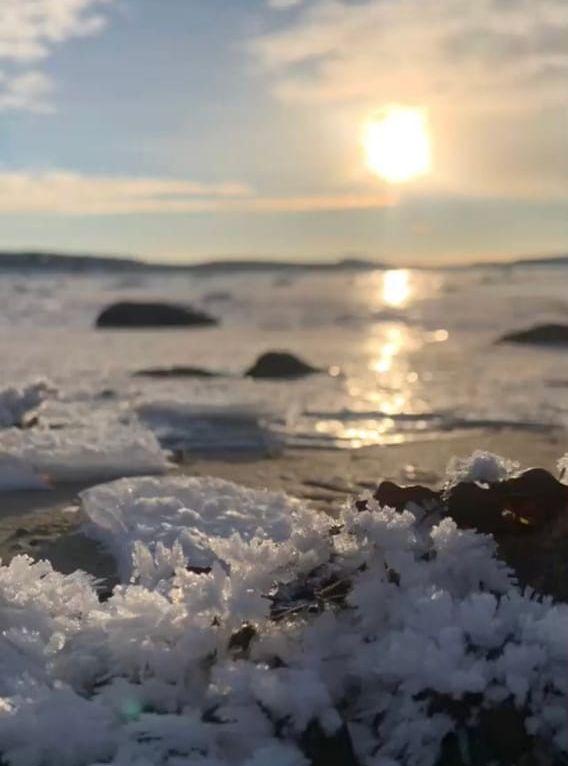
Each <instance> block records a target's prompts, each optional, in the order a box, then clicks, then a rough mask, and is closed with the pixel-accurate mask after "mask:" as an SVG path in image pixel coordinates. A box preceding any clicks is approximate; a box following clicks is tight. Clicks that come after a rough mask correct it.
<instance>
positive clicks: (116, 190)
mask: <svg viewBox="0 0 568 766" xmlns="http://www.w3.org/2000/svg"><path fill="white" fill-rule="evenodd" d="M390 203H391V200H390V199H389V197H388V195H387V194H385V193H381V192H375V193H373V194H366V195H357V194H342V195H317V196H292V197H264V196H259V195H257V194H255V193H254V191H253V190H251V189H250V188H249V187H248V186H246V185H244V184H240V183H234V182H224V183H217V184H205V183H199V182H194V181H184V180H177V179H168V178H134V177H127V176H87V175H81V174H78V173H69V172H62V171H52V172H45V173H30V172H0V214H7V213H11V214H13V213H25V214H27V213H50V214H62V215H125V214H133V213H206V212H235V213H244V212H248V213H271V212H310V211H321V210H346V209H358V208H375V207H384V206H385V205H389V204H390Z"/></svg>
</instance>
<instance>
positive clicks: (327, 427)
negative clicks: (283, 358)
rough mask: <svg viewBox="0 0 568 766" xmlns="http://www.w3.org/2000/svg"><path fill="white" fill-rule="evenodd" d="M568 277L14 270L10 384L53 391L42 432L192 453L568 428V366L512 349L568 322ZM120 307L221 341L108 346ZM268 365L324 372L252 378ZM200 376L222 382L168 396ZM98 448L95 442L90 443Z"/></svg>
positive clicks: (190, 337) (4, 352) (136, 341)
mask: <svg viewBox="0 0 568 766" xmlns="http://www.w3.org/2000/svg"><path fill="white" fill-rule="evenodd" d="M567 286H568V264H566V263H564V264H560V265H550V264H546V265H539V264H530V265H522V264H515V265H510V266H495V265H491V266H475V267H470V268H453V269H414V268H377V269H371V268H368V269H361V268H347V267H346V268H344V269H332V270H326V269H322V270H317V269H306V270H305V271H303V270H301V269H300V270H298V269H297V268H296V269H286V268H282V269H281V270H273V271H268V272H267V271H262V270H261V271H257V272H256V271H254V270H252V271H251V270H244V271H241V272H239V271H238V270H227V271H226V272H224V271H223V270H222V269H220V270H213V272H211V273H202V274H200V273H195V272H189V271H188V272H183V271H176V272H171V273H169V272H166V271H164V272H159V271H156V272H152V271H149V272H145V271H140V270H133V271H132V272H129V271H128V270H125V271H122V272H114V271H112V270H111V271H105V269H101V270H99V271H97V272H96V273H65V272H62V271H50V270H38V269H30V270H27V271H21V272H19V271H17V270H13V269H12V270H7V271H6V272H4V273H2V274H1V276H0V356H1V358H2V365H1V368H0V385H1V387H2V389H6V388H9V387H16V388H21V387H22V386H25V385H28V384H30V383H32V382H34V381H36V380H38V379H40V380H43V381H45V385H46V386H47V387H48V388H49V391H50V394H49V396H47V397H46V400H45V401H43V403H42V406H41V411H40V416H41V417H40V424H41V427H42V428H43V429H46V430H50V429H51V430H55V429H58V430H63V431H64V430H65V429H70V428H76V427H77V424H78V423H80V424H81V425H82V427H83V430H82V434H83V435H84V434H85V433H88V429H89V428H93V429H100V426H101V423H103V424H104V428H105V433H106V434H109V435H110V436H109V438H111V437H112V430H113V428H114V427H115V425H116V427H117V428H118V427H120V426H122V425H124V424H125V423H132V422H136V423H137V424H139V426H140V427H141V428H146V429H149V430H150V431H152V433H153V434H154V435H155V436H156V437H157V439H158V440H159V442H160V445H161V446H162V447H163V448H164V449H167V450H172V451H178V452H179V451H181V452H189V453H191V452H196V453H197V452H199V453H219V452H227V451H230V452H235V451H243V452H250V451H253V452H258V451H260V452H263V451H270V450H278V449H281V448H286V447H295V448H318V449H358V448H361V447H365V446H368V445H377V444H392V443H400V442H406V441H411V440H419V439H425V438H431V437H432V435H435V434H439V435H441V436H443V435H447V434H451V433H455V432H458V431H467V430H469V429H475V428H484V429H502V428H504V427H510V428H522V429H535V430H539V429H544V430H547V429H552V428H563V427H565V426H567V425H568V349H567V348H540V347H536V346H534V347H530V346H520V345H515V344H508V343H501V342H499V341H500V338H501V337H502V336H503V335H504V334H505V333H508V332H510V331H513V330H521V329H526V328H529V327H532V326H534V325H535V324H539V323H545V322H561V323H568V291H567ZM120 300H158V301H167V302H176V303H183V304H189V305H191V306H192V307H195V308H198V309H201V310H203V311H206V312H208V313H209V314H211V315H213V316H214V317H216V318H218V320H219V325H218V326H217V327H213V328H203V329H193V328H191V329H172V330H164V329H161V330H155V331H146V330H136V331H125V330H100V329H95V320H96V317H97V315H98V314H99V312H100V311H101V310H102V309H103V308H104V307H106V306H107V305H109V304H111V303H113V302H115V301H120ZM266 351H287V352H290V353H293V354H295V355H297V356H299V357H301V358H302V359H304V360H305V361H306V362H309V363H310V364H312V365H314V366H316V367H318V368H321V370H322V372H321V373H318V374H314V375H311V376H309V377H306V378H303V379H298V380H293V381H258V380H253V379H251V378H249V377H247V376H246V375H245V372H246V371H247V369H248V368H249V367H250V366H251V365H252V364H253V363H254V361H255V359H256V358H257V357H258V356H259V355H260V354H262V353H264V352H266ZM170 366H193V367H199V368H205V369H207V370H210V371H212V372H216V373H219V375H218V376H217V377H212V378H207V379H201V378H200V379H197V378H196V379H192V378H182V379H159V380H158V379H150V378H144V377H140V376H137V375H136V374H135V373H137V372H139V371H140V370H143V369H145V368H149V367H170ZM82 438H84V436H83V437H82Z"/></svg>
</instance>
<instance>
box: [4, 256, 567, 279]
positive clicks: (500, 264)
mask: <svg viewBox="0 0 568 766" xmlns="http://www.w3.org/2000/svg"><path fill="white" fill-rule="evenodd" d="M564 265H568V255H555V256H550V255H549V256H533V257H526V258H514V259H512V260H509V261H469V262H467V263H463V264H461V263H454V264H443V265H428V264H412V263H406V264H396V265H395V264H390V263H387V262H385V261H373V260H370V259H365V258H356V257H346V258H341V259H338V260H336V261H321V262H320V261H286V260H260V259H258V258H256V259H255V258H250V259H247V258H243V259H235V260H230V259H219V260H210V261H202V262H198V263H156V262H151V261H145V260H142V259H140V258H134V257H113V256H102V255H99V256H98V255H89V254H81V255H79V254H64V253H53V252H43V251H34V250H30V251H0V271H2V270H4V271H60V272H66V273H69V272H70V273H92V272H124V271H142V272H156V271H157V272H164V271H165V272H182V273H190V274H196V275H201V276H208V275H215V274H243V273H245V274H246V273H273V272H292V273H293V272H306V271H307V272H322V271H323V272H334V271H371V270H373V269H390V268H413V269H421V270H430V269H432V270H438V269H440V270H449V271H452V270H461V269H471V268H499V269H509V268H514V267H518V266H564Z"/></svg>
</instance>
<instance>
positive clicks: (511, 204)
mask: <svg viewBox="0 0 568 766" xmlns="http://www.w3.org/2000/svg"><path fill="white" fill-rule="evenodd" d="M401 109H411V110H415V111H416V113H417V114H420V116H421V119H423V121H424V126H425V128H424V130H425V131H426V133H427V138H428V142H429V148H430V153H431V156H430V164H429V168H428V171H427V172H423V173H421V174H419V175H417V176H416V177H412V178H410V179H405V181H404V182H393V181H392V179H389V178H385V177H384V176H381V174H380V173H377V172H376V168H375V169H373V168H372V167H371V166H370V164H369V156H368V152H367V151H366V150H365V135H366V133H365V130H366V126H368V125H369V122H370V121H373V120H376V119H379V117H380V116H381V115H384V114H385V113H386V112H388V110H391V112H392V111H393V110H394V111H395V112H396V110H399V111H400V110H401ZM377 116H379V117H377ZM381 119H382V118H381ZM395 132H396V131H395ZM396 140H398V139H395V141H396ZM379 148H380V147H379ZM412 150H413V143H412V139H410V140H409V141H406V140H404V141H403V140H402V139H400V141H399V144H398V146H395V148H394V158H395V160H398V162H399V163H400V161H402V159H403V158H404V157H406V158H407V159H408V157H409V156H410V157H412ZM0 248H1V249H16V250H19V249H42V250H51V251H53V250H55V251H61V252H83V253H96V254H109V255H134V256H140V257H143V258H147V259H151V260H156V261H160V260H161V261H201V260H209V259H214V258H267V259H268V258H280V259H281V258H286V259H290V260H304V259H308V260H317V259H322V260H331V259H336V258H343V257H364V258H373V259H380V260H386V261H389V262H391V263H394V264H397V263H400V264H405V263H409V262H410V263H417V264H429V263H436V264H438V263H447V262H456V263H462V262H466V261H471V260H506V259H508V258H512V257H518V256H533V255H540V254H561V253H566V252H568V3H567V2H566V0H475V2H472V0H206V1H205V2H204V0H0Z"/></svg>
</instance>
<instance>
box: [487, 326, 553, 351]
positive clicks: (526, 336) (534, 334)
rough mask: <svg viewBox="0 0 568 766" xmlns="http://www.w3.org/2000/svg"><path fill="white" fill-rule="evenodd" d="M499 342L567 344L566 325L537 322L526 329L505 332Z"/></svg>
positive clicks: (545, 344)
mask: <svg viewBox="0 0 568 766" xmlns="http://www.w3.org/2000/svg"><path fill="white" fill-rule="evenodd" d="M499 342H500V343H530V344H535V345H541V346H568V325H566V324H539V325H535V326H534V327H529V328H528V329H527V330H518V331H517V332H511V333H507V334H506V335H503V337H502V338H500V340H499Z"/></svg>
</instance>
